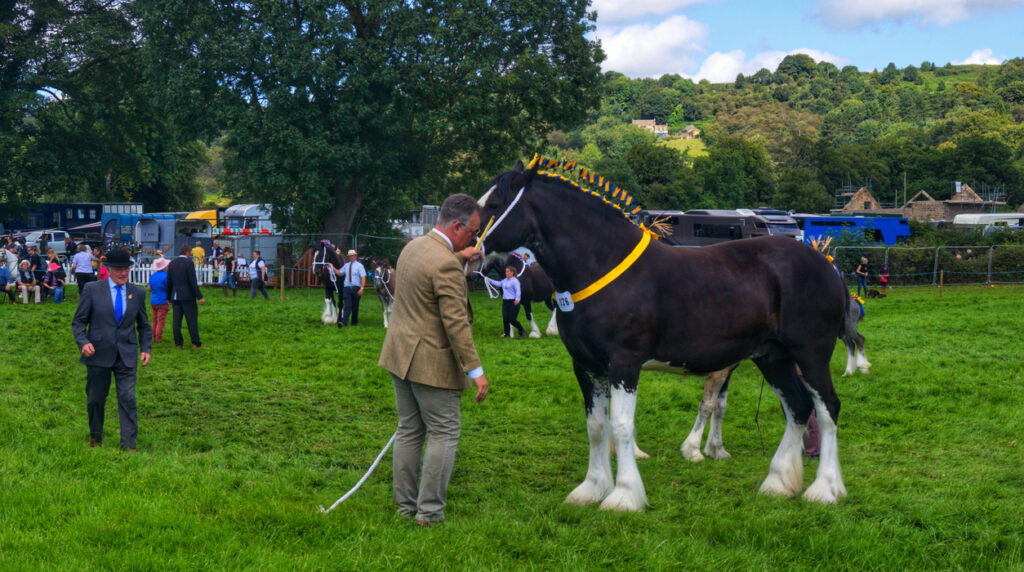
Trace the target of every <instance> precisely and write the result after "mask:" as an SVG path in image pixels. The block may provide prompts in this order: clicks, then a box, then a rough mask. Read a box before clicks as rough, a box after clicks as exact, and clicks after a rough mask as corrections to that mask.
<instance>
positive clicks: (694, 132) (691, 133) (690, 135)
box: [679, 124, 700, 139]
mask: <svg viewBox="0 0 1024 572" xmlns="http://www.w3.org/2000/svg"><path fill="white" fill-rule="evenodd" d="M699 135H700V129H697V128H696V127H695V126H694V125H692V124H691V125H687V126H686V127H684V128H683V131H682V133H680V134H679V136H680V137H682V138H683V139H696V138H697V137H698V136H699Z"/></svg>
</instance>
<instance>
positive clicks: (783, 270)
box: [480, 159, 848, 511]
mask: <svg viewBox="0 0 1024 572" xmlns="http://www.w3.org/2000/svg"><path fill="white" fill-rule="evenodd" d="M540 162H541V161H538V160H537V159H535V160H534V161H533V162H532V163H531V166H530V167H529V168H523V167H522V164H520V165H518V166H517V167H516V168H514V169H512V170H510V171H507V172H505V173H503V174H501V175H499V176H498V177H496V178H495V180H494V181H493V183H492V186H491V187H490V189H489V190H488V191H487V192H486V193H485V194H484V196H483V197H481V199H480V204H481V206H482V208H483V216H482V217H481V218H482V220H485V221H486V220H490V219H491V217H494V221H495V222H494V224H493V225H492V226H491V230H490V232H489V233H488V234H487V235H486V236H485V238H484V246H485V248H486V250H490V251H495V250H498V251H501V250H505V251H511V250H513V249H515V248H516V247H519V246H525V247H527V248H529V249H530V250H532V251H533V252H534V253H535V254H536V256H537V259H538V262H539V263H540V264H541V266H542V267H543V268H544V270H545V272H547V274H548V277H549V278H550V279H551V282H552V284H553V285H554V286H555V290H556V292H557V299H558V306H559V312H558V329H559V333H560V335H561V338H562V342H563V343H564V344H565V347H566V349H567V350H568V352H569V355H570V356H571V357H572V363H573V370H574V371H575V373H576V379H577V381H578V382H579V385H580V389H581V390H582V392H583V402H584V407H585V410H586V414H587V433H588V436H589V441H590V460H589V463H588V467H587V474H586V477H585V478H584V480H583V482H582V483H581V484H580V485H579V486H577V487H576V488H575V489H574V490H573V491H572V492H571V493H570V494H569V496H568V497H567V498H566V501H567V502H570V503H575V504H588V503H596V502H600V503H601V508H603V509H616V510H627V511H638V510H642V509H643V508H644V507H645V506H646V505H647V495H646V492H645V490H644V485H643V480H642V479H641V477H640V472H639V470H638V467H637V464H636V458H635V455H634V445H635V443H634V423H633V418H634V414H635V411H636V399H637V386H638V383H639V377H640V370H641V369H644V368H657V369H666V370H669V371H673V372H677V373H696V374H700V375H705V374H708V373H711V372H716V371H721V370H724V369H726V368H729V367H730V366H732V365H733V364H736V363H738V362H740V361H742V360H744V359H752V360H753V361H754V363H755V364H756V365H757V367H758V368H759V369H760V370H761V372H762V373H763V374H764V376H765V379H766V380H767V382H768V384H769V385H770V386H771V387H772V389H773V390H774V391H775V392H776V394H778V396H779V399H780V400H781V402H782V405H783V410H784V411H785V412H786V430H785V433H784V434H783V436H782V440H781V442H780V443H779V447H778V449H777V450H776V452H775V455H774V457H773V458H772V461H771V464H770V468H769V472H768V476H767V477H766V478H765V480H764V482H763V483H762V484H761V488H760V490H761V492H763V493H765V494H769V495H781V496H795V495H797V494H799V493H800V491H801V490H802V489H803V457H802V454H801V438H802V435H803V433H804V430H805V429H806V426H807V422H808V418H809V417H810V414H811V410H812V409H814V410H816V411H817V417H818V424H819V426H820V429H821V435H822V443H821V453H820V463H819V465H818V471H817V475H816V478H815V480H814V482H813V483H812V484H811V485H810V486H809V487H808V488H807V490H806V491H805V492H804V497H805V498H806V499H808V500H812V501H816V502H822V503H835V502H837V501H838V500H839V499H840V498H841V497H843V496H845V495H846V487H845V485H844V484H843V479H842V474H841V470H840V465H839V449H838V440H837V423H838V419H839V407H840V404H839V398H838V396H837V395H836V393H835V389H834V388H833V385H832V377H831V372H830V369H829V361H830V359H831V356H832V352H833V350H834V349H835V341H836V339H838V338H839V334H840V332H841V329H842V325H843V320H844V316H845V314H846V305H847V299H848V293H847V290H846V287H845V285H844V284H843V283H842V281H841V280H840V279H839V277H838V276H837V274H836V272H835V270H834V269H833V268H832V266H831V265H830V264H829V263H828V261H827V260H825V258H824V257H823V256H821V254H820V253H818V252H817V251H815V250H814V249H813V248H810V247H808V246H807V245H804V244H802V243H799V242H797V241H794V240H792V239H788V238H781V237H763V238H753V239H748V240H740V241H730V242H726V243H722V244H717V245H714V246H706V247H702V248H693V249H677V248H672V247H670V246H667V245H665V244H662V243H661V242H658V241H656V240H652V237H651V234H650V232H649V231H648V230H647V229H644V228H642V227H638V226H636V225H634V224H633V223H632V222H631V221H630V220H629V219H628V218H627V217H626V216H624V212H626V211H625V210H624V209H627V210H628V211H629V212H630V213H632V209H633V205H631V204H630V202H631V201H632V199H628V200H625V202H624V203H623V205H622V206H619V208H613V205H612V201H610V200H609V199H612V198H615V199H618V198H619V197H618V193H619V191H618V190H616V191H615V192H614V194H613V193H611V192H609V193H608V196H605V195H604V193H600V192H596V191H595V192H590V191H585V190H581V188H580V187H578V186H574V185H573V184H572V183H570V182H569V181H567V180H565V179H562V178H560V177H558V176H556V175H553V174H548V173H544V172H539V170H538V168H539V166H540V165H539V163H540ZM550 166H554V164H552V165H550ZM598 185H599V186H603V187H604V188H609V187H608V186H606V185H605V183H604V181H603V179H602V180H600V182H599V183H598ZM797 367H799V369H800V371H801V372H802V374H803V377H802V379H801V377H800V376H799V375H798V373H797ZM612 440H614V442H615V451H616V455H617V458H618V463H617V474H616V475H615V476H614V477H613V475H612V468H611V466H612V465H611V458H610V455H611V453H610V450H611V449H610V443H611V441H612Z"/></svg>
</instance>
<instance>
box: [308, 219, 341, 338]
mask: <svg viewBox="0 0 1024 572" xmlns="http://www.w3.org/2000/svg"><path fill="white" fill-rule="evenodd" d="M329 264H333V265H334V267H335V268H341V267H342V266H344V265H345V263H344V262H342V260H341V255H339V254H338V248H337V247H336V246H334V244H333V243H332V242H331V241H329V240H327V239H324V240H321V241H320V242H319V243H318V244H317V245H316V247H314V249H313V273H314V274H316V275H317V276H319V277H320V283H321V284H323V287H324V311H323V312H322V313H321V314H320V321H322V322H323V323H324V324H325V325H330V324H336V323H338V314H339V313H340V308H339V306H340V304H341V280H340V279H339V278H338V275H337V274H335V273H334V272H331V268H330V266H328V265H329ZM335 294H337V295H338V298H337V302H335V298H334V295H335Z"/></svg>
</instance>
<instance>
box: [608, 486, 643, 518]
mask: <svg viewBox="0 0 1024 572" xmlns="http://www.w3.org/2000/svg"><path fill="white" fill-rule="evenodd" d="M646 506H647V495H646V494H645V493H644V490H643V488H641V489H640V490H636V491H634V490H631V489H629V488H627V487H621V486H620V487H615V490H613V491H612V494H610V495H608V496H607V497H606V498H605V499H604V502H602V503H601V510H617V511H622V512H640V511H642V510H644V507H646Z"/></svg>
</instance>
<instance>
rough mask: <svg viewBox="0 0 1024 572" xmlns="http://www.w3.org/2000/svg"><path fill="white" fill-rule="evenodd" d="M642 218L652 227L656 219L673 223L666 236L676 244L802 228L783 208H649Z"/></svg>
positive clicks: (706, 242) (714, 241) (713, 241)
mask: <svg viewBox="0 0 1024 572" xmlns="http://www.w3.org/2000/svg"><path fill="white" fill-rule="evenodd" d="M640 216H641V221H642V222H643V223H644V225H645V226H647V227H650V226H651V224H652V223H654V222H655V221H659V222H661V223H662V224H666V225H668V226H669V227H671V230H672V233H671V234H669V235H668V236H665V237H664V238H663V239H662V240H664V242H665V243H666V244H671V245H674V246H706V245H709V244H717V243H719V242H727V241H730V240H738V239H742V238H753V237H757V236H773V235H781V236H789V237H793V238H796V236H797V234H798V233H799V232H800V229H799V228H798V227H797V224H796V221H795V220H793V218H792V217H790V216H789V215H788V214H786V213H784V212H782V211H769V210H762V211H760V212H757V211H753V210H750V209H736V210H724V209H700V210H689V211H686V212H682V211H656V210H645V211H641V212H640Z"/></svg>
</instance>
